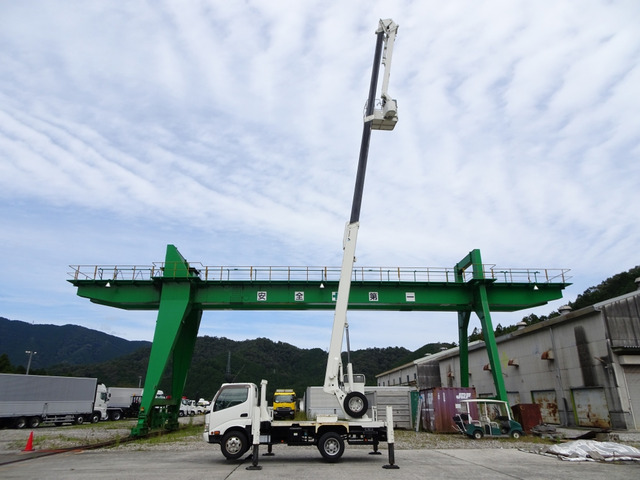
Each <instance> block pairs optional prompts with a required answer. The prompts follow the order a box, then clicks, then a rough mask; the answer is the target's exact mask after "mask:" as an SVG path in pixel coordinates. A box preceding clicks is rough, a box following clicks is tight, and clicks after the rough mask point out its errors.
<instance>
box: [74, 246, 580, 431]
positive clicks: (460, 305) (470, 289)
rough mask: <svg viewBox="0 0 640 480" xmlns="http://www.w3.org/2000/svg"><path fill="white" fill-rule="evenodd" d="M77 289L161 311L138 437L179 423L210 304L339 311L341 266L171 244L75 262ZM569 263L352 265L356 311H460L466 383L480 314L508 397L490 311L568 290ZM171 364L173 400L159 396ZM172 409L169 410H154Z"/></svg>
mask: <svg viewBox="0 0 640 480" xmlns="http://www.w3.org/2000/svg"><path fill="white" fill-rule="evenodd" d="M72 269H73V270H72V272H71V276H72V278H71V279H70V280H69V282H70V283H72V284H73V285H74V286H75V287H77V289H78V290H77V293H78V295H79V296H81V297H84V298H88V299H90V300H91V301H92V302H94V303H97V304H101V305H106V306H109V307H116V308H121V309H125V310H157V311H158V320H157V322H156V328H155V333H154V336H153V345H152V347H151V354H150V358H149V367H148V370H147V375H146V378H145V383H144V394H143V398H142V402H141V407H140V414H139V417H138V423H137V425H136V426H135V427H134V428H133V430H132V435H136V436H140V435H145V434H147V433H148V432H149V430H150V429H153V428H161V427H163V428H166V429H169V430H171V429H176V428H177V427H178V413H179V402H180V399H181V398H182V392H183V390H184V385H185V381H186V378H187V372H188V369H189V365H190V364H191V358H192V355H193V349H194V345H195V341H196V337H197V335H198V328H199V326H200V320H201V318H202V312H203V311H204V310H334V309H335V300H336V298H337V290H338V283H339V279H340V268H338V267H335V268H329V267H268V266H265V267H223V266H216V267H210V266H204V265H202V264H200V263H189V262H187V260H185V258H184V257H183V256H182V255H181V254H180V252H179V251H178V249H177V248H176V247H175V246H173V245H168V246H167V250H166V256H165V261H164V262H161V263H154V264H151V265H145V266H122V265H120V266H117V265H112V266H87V265H79V266H72ZM567 272H568V270H566V269H508V268H507V269H504V268H496V267H495V266H494V265H487V264H483V263H482V259H481V256H480V251H479V250H473V251H471V252H470V253H469V254H468V255H467V256H465V258H463V259H462V260H461V261H460V262H458V263H457V264H456V265H455V266H454V267H453V268H431V267H421V268H386V267H385V268H382V267H359V268H354V269H353V272H352V275H353V277H352V282H351V290H350V293H349V306H348V308H349V309H350V310H390V311H440V312H457V313H458V340H459V345H460V370H461V382H462V386H468V378H469V376H468V371H469V366H468V326H469V319H470V317H471V313H475V314H476V315H477V316H478V317H479V319H480V322H481V325H482V331H483V333H484V338H485V343H486V346H487V353H488V356H489V362H490V365H491V373H492V375H493V380H494V384H495V387H496V396H497V397H498V398H499V399H501V400H505V401H506V400H507V393H506V390H505V386H504V381H503V379H502V370H501V367H500V362H499V358H498V350H497V347H496V342H495V338H494V334H493V325H492V322H491V312H513V311H518V310H524V309H528V308H532V307H536V306H539V305H544V304H546V303H547V302H549V301H552V300H557V299H559V298H562V290H563V289H564V288H565V287H567V286H568V285H570V284H569V283H567V276H566V275H567ZM169 366H171V368H172V372H171V373H172V385H171V390H170V392H165V393H169V395H170V397H169V398H156V393H157V391H158V385H159V383H160V379H161V378H162V376H163V374H164V372H165V370H166V369H167V368H169ZM157 407H165V408H157Z"/></svg>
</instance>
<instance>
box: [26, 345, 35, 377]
mask: <svg viewBox="0 0 640 480" xmlns="http://www.w3.org/2000/svg"><path fill="white" fill-rule="evenodd" d="M24 353H27V354H29V362H28V363H27V373H25V375H29V370H30V369H31V358H32V357H33V356H34V355H35V354H36V353H38V352H33V351H31V350H25V351H24Z"/></svg>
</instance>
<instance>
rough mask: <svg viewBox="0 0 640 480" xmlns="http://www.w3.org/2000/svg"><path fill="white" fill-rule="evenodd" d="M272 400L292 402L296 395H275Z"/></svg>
mask: <svg viewBox="0 0 640 480" xmlns="http://www.w3.org/2000/svg"><path fill="white" fill-rule="evenodd" d="M273 401H274V402H277V403H292V402H295V401H296V397H295V396H294V395H276V396H275V398H274V399H273Z"/></svg>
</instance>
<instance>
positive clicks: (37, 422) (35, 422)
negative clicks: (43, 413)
mask: <svg viewBox="0 0 640 480" xmlns="http://www.w3.org/2000/svg"><path fill="white" fill-rule="evenodd" d="M38 425H40V417H31V418H30V419H29V427H30V428H37V427H38Z"/></svg>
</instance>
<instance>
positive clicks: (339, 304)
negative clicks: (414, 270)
mask: <svg viewBox="0 0 640 480" xmlns="http://www.w3.org/2000/svg"><path fill="white" fill-rule="evenodd" d="M397 31H398V25H396V24H395V23H394V22H393V20H391V19H387V20H380V23H379V27H378V30H376V35H377V37H378V39H377V43H376V53H375V56H374V66H373V72H372V76H371V86H370V90H369V98H368V100H367V111H366V113H365V117H364V122H365V125H364V129H363V134H362V146H361V148H360V161H359V163H358V173H357V176H356V188H355V192H354V196H353V205H352V210H351V220H350V221H349V222H348V223H347V225H346V227H345V231H344V241H343V257H342V267H341V270H340V282H339V283H338V298H337V299H336V310H335V314H334V317H333V329H332V331H331V343H330V344H329V355H328V358H327V369H326V372H325V377H324V387H323V389H324V391H325V392H327V393H332V394H334V395H335V396H336V398H337V399H338V403H339V404H340V406H341V407H342V409H343V411H344V413H345V414H346V415H347V416H348V417H355V418H360V417H365V418H366V411H367V399H366V397H365V395H364V384H365V382H364V377H362V376H355V377H354V375H353V367H352V365H351V362H350V361H349V362H348V363H347V376H346V381H345V378H344V371H343V367H342V338H343V337H344V334H345V331H346V332H347V347H349V337H348V335H349V333H348V332H349V324H348V323H347V307H348V305H349V293H350V291H351V278H352V275H353V263H354V262H355V253H356V240H357V238H358V228H359V227H360V221H359V217H360V204H361V202H362V191H363V188H364V175H365V170H366V163H367V155H368V150H369V140H370V136H371V130H372V129H378V130H393V127H395V124H396V122H397V121H398V116H397V104H396V101H395V100H392V99H391V98H390V97H389V95H388V93H387V88H388V84H389V72H390V69H391V56H392V54H393V45H394V42H395V37H396V34H397ZM383 42H384V45H385V46H384V55H382V52H381V48H382V43H383ZM381 55H382V64H384V66H385V73H384V77H383V81H382V92H381V103H382V109H381V110H380V109H378V110H376V109H375V108H374V100H375V90H376V87H377V82H378V72H379V68H380V67H379V66H380V57H381Z"/></svg>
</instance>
